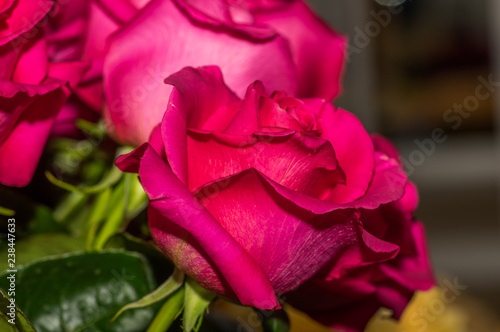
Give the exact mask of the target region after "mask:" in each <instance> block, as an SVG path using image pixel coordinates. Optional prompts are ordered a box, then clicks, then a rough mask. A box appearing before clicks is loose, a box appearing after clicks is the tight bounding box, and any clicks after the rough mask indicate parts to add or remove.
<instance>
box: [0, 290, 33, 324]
mask: <svg viewBox="0 0 500 332" xmlns="http://www.w3.org/2000/svg"><path fill="white" fill-rule="evenodd" d="M12 300H13V302H12V301H11V299H10V298H9V297H8V296H7V294H6V292H5V291H4V290H2V289H0V331H3V332H11V331H12V332H36V330H35V329H34V328H33V326H32V325H31V324H30V322H29V321H28V319H27V318H26V316H24V314H23V313H22V312H21V310H19V308H17V307H16V305H15V303H16V302H15V299H14V298H13V299H12Z"/></svg>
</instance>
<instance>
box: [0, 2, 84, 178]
mask: <svg viewBox="0 0 500 332" xmlns="http://www.w3.org/2000/svg"><path fill="white" fill-rule="evenodd" d="M52 5H53V2H52V1H38V0H36V1H35V0H33V1H29V0H20V1H6V2H5V1H4V2H3V3H2V5H1V6H0V13H1V15H0V23H1V24H0V59H1V60H0V61H1V63H2V67H1V68H0V183H2V184H6V185H10V186H25V185H27V184H28V183H29V182H30V180H31V178H32V176H33V173H34V171H35V168H36V165H37V163H38V160H39V158H40V155H41V153H42V151H43V148H44V146H45V142H46V140H47V137H48V135H49V133H50V130H51V128H52V126H53V124H54V121H55V118H56V116H57V114H58V113H59V110H60V109H61V107H62V105H63V104H64V103H65V101H66V100H67V98H68V96H69V95H70V93H71V89H73V88H75V87H76V85H77V84H78V82H79V81H80V79H81V77H82V76H83V73H84V72H85V70H86V68H87V66H86V65H85V64H84V63H82V62H57V63H54V62H50V61H49V60H48V51H47V49H48V46H47V39H46V37H45V33H44V29H43V26H44V25H45V24H46V21H45V19H46V16H45V15H46V13H47V12H48V11H49V10H50V9H51V7H52Z"/></svg>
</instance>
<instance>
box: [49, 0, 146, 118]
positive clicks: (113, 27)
mask: <svg viewBox="0 0 500 332" xmlns="http://www.w3.org/2000/svg"><path fill="white" fill-rule="evenodd" d="M148 1H149V0H120V1H116V0H90V1H89V0H71V1H69V0H67V1H61V3H57V4H56V6H55V7H54V9H53V10H52V11H51V12H50V13H49V16H50V20H49V24H48V25H47V27H46V32H47V38H48V40H49V57H50V59H51V61H54V62H60V61H75V60H83V61H88V62H89V63H90V68H89V70H88V71H87V72H86V73H85V76H84V77H83V79H82V81H81V82H80V83H79V85H78V88H77V89H76V91H75V93H76V95H77V96H78V98H79V99H80V100H82V101H83V102H85V104H86V105H88V106H89V107H90V108H91V109H93V110H94V111H101V109H102V107H103V103H104V101H103V92H102V90H103V87H102V70H103V61H104V54H105V49H106V47H107V43H108V39H109V37H110V36H111V35H112V34H113V33H115V32H116V31H117V30H118V29H120V28H121V27H122V26H123V25H125V24H126V23H127V22H128V21H130V20H131V19H132V18H133V17H134V16H135V15H136V14H137V12H139V10H140V9H141V8H142V7H143V6H144V5H145V4H146V3H147V2H148ZM71 107H72V108H75V104H73V105H71Z"/></svg>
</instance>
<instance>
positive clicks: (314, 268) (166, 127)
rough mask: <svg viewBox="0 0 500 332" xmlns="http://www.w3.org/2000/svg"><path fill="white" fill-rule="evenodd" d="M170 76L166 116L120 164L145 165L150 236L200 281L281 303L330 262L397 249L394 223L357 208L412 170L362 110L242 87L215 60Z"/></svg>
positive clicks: (395, 195)
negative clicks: (380, 142)
mask: <svg viewBox="0 0 500 332" xmlns="http://www.w3.org/2000/svg"><path fill="white" fill-rule="evenodd" d="M166 83H168V84H170V85H172V86H173V90H172V94H171V95H170V100H169V102H168V104H167V105H166V112H165V114H164V117H163V120H162V122H161V124H160V125H159V126H157V127H156V129H155V130H154V131H153V134H152V135H151V138H150V140H149V142H148V143H144V144H143V145H141V146H140V147H139V148H137V149H136V150H134V151H133V152H131V153H130V154H128V155H124V156H121V157H120V158H119V159H117V161H116V164H117V166H118V167H119V168H120V169H122V170H124V171H127V172H138V173H139V178H140V181H141V183H142V185H143V187H144V190H145V191H146V193H147V195H148V196H149V199H150V203H149V208H148V214H149V224H150V228H151V232H152V235H153V239H154V240H155V241H156V243H157V244H158V245H159V247H160V248H161V249H162V250H163V251H164V253H165V254H166V255H167V256H168V257H170V258H171V259H172V260H173V262H174V263H175V264H176V265H177V266H178V267H179V268H180V269H181V270H183V271H185V272H186V273H187V274H188V275H189V276H191V277H192V278H194V279H195V280H196V281H197V282H198V283H200V285H202V286H203V287H205V288H207V289H209V290H211V291H213V292H215V293H217V294H220V295H223V296H225V297H228V298H231V299H237V300H239V301H240V302H241V303H243V304H245V305H252V306H254V307H257V308H261V309H276V308H279V303H278V301H277V300H276V294H278V295H279V294H284V293H287V292H288V291H291V290H292V289H295V288H296V287H297V286H299V285H300V284H302V283H303V282H305V281H306V280H308V279H310V278H311V277H313V276H314V275H316V274H317V273H318V272H320V270H321V269H322V268H323V267H324V266H325V264H329V266H330V267H331V269H330V270H331V271H332V272H331V273H332V275H333V276H334V277H339V276H341V275H343V274H345V273H346V271H349V270H350V269H353V268H355V267H362V266H368V265H370V264H373V263H375V262H382V261H386V260H388V259H391V258H394V257H396V255H397V254H398V252H399V251H400V247H399V246H398V245H396V244H394V243H391V242H389V241H386V239H385V238H384V235H385V234H384V232H383V231H380V230H379V229H378V228H379V227H382V228H384V227H386V226H387V224H386V223H385V222H384V221H383V220H381V221H377V219H375V218H373V219H372V223H371V224H370V225H369V227H364V222H363V220H362V219H361V218H362V217H363V215H364V214H365V213H367V212H365V211H373V210H376V209H378V208H380V207H381V206H382V205H385V204H391V203H393V202H395V201H397V200H399V199H401V198H402V197H403V195H404V192H405V185H406V175H405V174H404V172H403V170H402V168H401V165H400V163H399V162H398V161H397V160H396V159H395V157H394V156H393V155H391V154H387V153H384V152H383V151H380V150H378V149H376V148H375V146H374V143H373V141H372V138H371V137H370V136H369V135H368V133H367V132H366V131H365V129H364V128H363V126H362V125H361V123H360V122H359V120H357V118H356V117H355V116H353V115H352V114H350V113H348V112H346V111H344V110H342V109H335V108H334V107H333V106H332V105H331V104H330V103H328V102H326V101H325V100H323V99H297V98H294V97H291V96H289V95H287V94H286V93H284V92H275V93H273V94H272V95H271V96H269V95H267V94H266V92H265V89H264V87H263V85H262V83H260V82H256V83H254V84H251V85H250V86H249V87H248V89H247V91H246V93H245V97H244V98H243V99H240V98H239V97H238V96H237V95H236V94H235V93H234V92H233V91H232V90H230V89H229V88H228V86H227V85H226V84H225V83H224V82H223V79H222V74H221V72H220V70H219V69H218V68H217V67H203V68H198V69H194V68H191V67H188V68H185V69H183V70H181V71H180V72H178V73H175V74H173V75H171V76H170V77H169V78H167V80H166ZM379 223H380V224H379ZM379 236H380V237H379Z"/></svg>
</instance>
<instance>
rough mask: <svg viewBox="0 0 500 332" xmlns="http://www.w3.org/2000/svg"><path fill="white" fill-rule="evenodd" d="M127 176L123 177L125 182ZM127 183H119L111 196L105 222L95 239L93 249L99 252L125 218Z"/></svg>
mask: <svg viewBox="0 0 500 332" xmlns="http://www.w3.org/2000/svg"><path fill="white" fill-rule="evenodd" d="M127 175H128V174H126V175H125V180H126V179H128V177H127ZM126 182H127V181H121V182H120V183H119V184H118V186H117V187H116V189H115V190H114V191H113V193H112V194H111V198H110V203H109V208H110V210H108V211H106V216H107V218H106V220H105V222H104V224H103V226H102V229H101V230H100V231H99V234H98V235H97V237H96V240H95V243H94V248H95V249H97V250H101V249H102V248H104V245H105V244H106V241H108V240H109V239H110V238H111V237H112V236H113V235H115V234H116V232H117V231H118V230H119V229H120V228H121V227H122V226H123V221H124V217H125V207H126V205H127V200H128V198H127V193H126V187H127V183H126Z"/></svg>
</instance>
